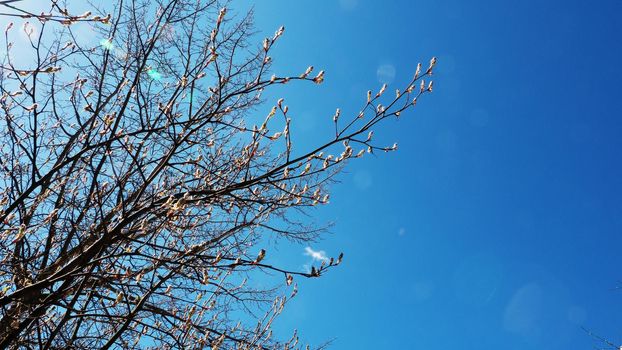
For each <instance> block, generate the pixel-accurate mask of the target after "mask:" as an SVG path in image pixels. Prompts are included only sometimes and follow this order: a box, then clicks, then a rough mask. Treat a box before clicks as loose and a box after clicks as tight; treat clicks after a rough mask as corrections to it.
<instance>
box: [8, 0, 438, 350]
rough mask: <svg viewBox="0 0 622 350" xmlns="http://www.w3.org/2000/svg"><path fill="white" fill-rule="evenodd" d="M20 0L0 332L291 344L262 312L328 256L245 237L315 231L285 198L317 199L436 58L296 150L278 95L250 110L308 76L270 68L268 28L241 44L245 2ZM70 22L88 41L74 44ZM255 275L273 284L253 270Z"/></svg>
mask: <svg viewBox="0 0 622 350" xmlns="http://www.w3.org/2000/svg"><path fill="white" fill-rule="evenodd" d="M19 4H20V3H19V2H15V1H5V2H4V3H3V5H4V6H5V9H6V11H3V14H2V15H3V16H11V17H14V20H15V21H20V23H21V25H20V24H17V25H15V26H13V25H12V24H9V26H8V27H7V28H6V31H5V33H4V34H5V37H4V39H5V43H4V45H5V53H6V54H5V55H4V57H2V62H1V67H0V70H1V71H0V88H1V89H2V91H1V93H2V96H1V97H0V107H1V108H2V116H1V121H0V124H1V125H2V128H1V129H0V140H1V143H0V172H1V175H0V259H1V262H0V348H7V347H8V348H41V349H58V348H89V349H91V348H104V349H107V348H110V347H117V348H118V347H121V348H147V347H152V348H204V347H211V348H212V349H274V348H285V349H294V348H298V347H299V346H300V345H298V337H297V336H296V335H295V334H294V336H293V337H292V338H291V339H289V340H279V339H274V338H275V337H273V336H272V332H271V330H270V329H271V324H272V322H273V320H274V319H275V317H276V316H277V315H278V314H279V313H280V312H281V311H282V309H283V306H284V305H285V303H286V301H287V300H288V299H289V298H290V296H291V295H293V294H295V283H293V280H294V277H295V276H299V277H307V278H311V277H318V276H320V275H322V274H323V273H324V272H325V271H327V270H328V269H330V268H331V267H333V266H335V265H338V264H339V263H340V261H341V257H342V256H339V257H338V258H336V259H330V261H327V262H326V263H323V264H321V265H320V266H314V267H313V268H311V271H295V270H289V269H287V268H284V267H279V266H275V265H273V264H271V263H270V258H269V257H270V254H269V253H268V254H266V250H264V249H260V248H262V247H261V246H260V245H261V244H264V243H265V242H266V239H265V237H266V236H268V235H276V236H277V237H282V238H285V239H291V240H295V241H300V242H304V241H309V240H312V239H314V238H316V237H317V235H318V234H319V233H320V232H321V231H322V228H321V227H314V226H310V225H308V223H306V222H304V221H303V222H299V221H296V220H294V219H292V218H293V217H298V216H292V215H290V214H292V212H294V211H303V212H305V211H307V210H308V209H309V208H310V207H313V206H315V205H318V204H325V203H328V195H327V185H328V184H329V183H330V182H331V179H333V177H334V175H335V174H336V173H337V172H338V171H339V170H340V169H341V168H342V167H343V166H344V165H346V163H347V162H348V161H349V160H350V159H352V158H357V157H361V156H363V155H364V154H365V153H368V152H369V153H373V152H377V151H390V150H395V149H396V148H397V146H396V145H393V146H392V147H383V146H377V145H375V144H374V143H373V142H372V129H373V128H374V127H376V126H377V124H378V123H380V122H381V121H383V120H385V119H388V118H391V117H399V116H400V114H401V113H402V112H404V111H405V110H406V109H409V108H410V107H412V106H414V105H415V103H416V102H417V100H418V99H419V98H420V96H421V95H423V94H425V93H427V92H429V91H431V90H432V83H431V82H429V83H427V82H425V81H424V78H425V77H426V76H428V75H431V74H432V68H433V66H434V64H435V62H436V60H435V59H432V61H431V62H430V65H429V67H428V68H425V67H424V68H423V70H422V69H421V65H420V64H419V65H418V67H417V71H416V74H415V75H414V78H413V79H412V81H410V83H409V84H407V85H406V86H405V87H404V88H403V89H402V90H401V91H400V90H397V91H395V93H394V94H393V93H391V95H392V96H391V97H386V96H383V93H384V92H385V89H386V85H385V86H383V87H382V88H381V90H380V91H379V92H378V93H375V92H371V91H370V92H368V95H367V101H366V102H365V103H363V108H362V109H361V112H360V113H359V114H358V115H354V116H352V117H350V118H346V117H344V116H341V117H340V111H339V110H337V111H336V113H335V114H334V116H333V123H334V126H335V132H334V134H333V135H326V138H325V141H324V142H319V143H318V145H317V146H316V147H315V148H313V149H306V150H305V149H298V148H295V147H294V142H293V138H292V134H291V133H290V130H291V128H292V122H291V120H290V118H289V117H288V107H287V106H286V105H285V104H284V101H283V99H279V100H278V101H275V102H276V104H275V105H274V107H272V109H271V111H270V113H269V114H268V115H267V116H265V115H263V116H259V115H258V114H259V112H258V108H257V107H258V106H260V104H262V103H263V99H262V97H261V96H262V92H264V91H265V90H266V89H268V88H271V87H274V86H278V85H281V84H286V83H293V82H295V81H300V82H311V83H316V84H320V83H322V82H323V80H324V72H323V71H320V72H319V73H317V74H315V73H313V71H314V69H313V67H309V68H308V69H307V70H306V71H305V72H304V73H302V74H300V75H298V74H294V75H292V76H285V75H284V76H281V75H273V73H272V71H271V62H272V59H271V57H270V52H271V49H272V48H273V46H274V45H275V43H276V42H277V41H278V39H279V37H281V35H282V34H283V31H284V29H283V28H280V29H279V30H278V31H277V32H276V33H275V34H274V36H271V37H268V38H265V39H264V40H263V41H260V40H258V42H257V43H254V42H253V40H254V39H253V38H254V35H253V34H254V29H253V25H252V14H251V13H248V14H246V15H242V16H240V15H238V16H232V15H230V14H228V13H227V10H226V8H225V7H224V6H223V4H221V3H219V1H215V0H211V1H208V0H203V1H200V0H158V1H155V2H154V1H147V0H144V1H143V0H119V1H118V2H117V3H115V4H114V5H111V7H110V8H109V9H107V10H109V11H110V12H111V13H107V12H106V9H98V8H96V7H95V6H93V8H92V10H91V11H89V12H87V13H84V14H82V15H76V14H73V13H72V12H71V9H66V8H65V7H64V5H62V4H61V3H60V2H58V1H51V4H50V7H49V8H48V9H46V10H45V11H44V12H42V13H41V12H39V11H36V12H29V11H26V10H25V9H24V8H20V7H19ZM29 21H30V22H29ZM79 26H90V27H92V30H93V31H94V33H96V34H97V35H96V36H98V38H103V39H102V40H101V41H100V40H99V39H97V42H96V43H95V44H92V43H84V42H81V41H80V40H79V38H77V34H76V28H77V27H79ZM17 35H21V36H24V35H25V36H26V38H27V42H28V47H27V49H28V50H29V52H30V54H29V55H28V56H27V57H25V56H24V55H20V56H19V57H16V56H14V55H13V51H15V47H13V43H12V41H13V40H14V38H15V36H17ZM21 49H23V47H21ZM385 99H386V102H384V104H381V100H385ZM327 122H330V121H329V120H327ZM266 255H267V257H266V258H265V259H264V257H265V256H266ZM266 273H271V274H281V275H282V276H283V280H284V282H283V285H282V286H280V287H279V286H274V287H272V288H265V287H261V286H259V285H258V284H256V283H253V281H256V279H257V276H259V275H260V274H266ZM292 284H293V285H292ZM284 289H290V290H289V291H287V292H286V293H283V292H284ZM283 294H287V297H286V296H283ZM243 315H245V316H243ZM250 319H253V320H254V321H253V322H252V323H251V322H250V321H246V322H244V321H243V320H250ZM239 321H240V322H239Z"/></svg>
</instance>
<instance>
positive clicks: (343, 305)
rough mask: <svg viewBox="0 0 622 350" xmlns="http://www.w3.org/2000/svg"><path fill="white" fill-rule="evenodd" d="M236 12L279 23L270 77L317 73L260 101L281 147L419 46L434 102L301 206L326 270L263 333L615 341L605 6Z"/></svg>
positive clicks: (383, 5)
mask: <svg viewBox="0 0 622 350" xmlns="http://www.w3.org/2000/svg"><path fill="white" fill-rule="evenodd" d="M30 4H32V2H30ZM251 4H254V9H255V14H256V24H257V28H258V30H260V32H261V33H263V34H265V35H272V33H273V32H274V31H275V30H276V29H277V28H278V27H279V26H280V25H285V27H286V32H285V35H284V36H283V38H282V39H280V41H279V43H278V45H277V48H276V50H275V52H274V60H275V65H274V70H275V72H276V73H283V74H299V73H301V72H302V71H304V70H305V69H306V67H307V66H308V65H314V66H315V67H317V68H318V69H324V70H325V71H326V80H325V83H324V84H322V85H319V86H318V85H312V84H298V85H295V84H291V85H287V86H286V89H282V90H280V91H278V93H277V94H275V95H274V97H275V98H274V99H275V101H276V98H278V97H284V98H286V101H287V104H288V105H289V107H290V114H291V116H292V118H293V122H292V123H293V124H292V133H293V134H294V135H295V136H296V137H298V145H299V146H300V147H303V146H304V145H307V146H311V145H317V144H318V143H319V142H321V141H325V140H326V139H327V138H328V137H329V136H330V133H331V128H332V123H331V118H332V115H333V114H334V112H335V108H337V107H340V108H341V109H342V115H347V114H355V113H357V112H358V110H359V108H360V106H361V105H362V104H363V103H364V102H365V93H366V91H367V90H368V89H371V90H374V91H375V90H377V89H379V87H380V86H381V85H382V83H385V82H386V83H389V84H390V87H391V88H396V87H402V86H403V85H404V84H405V83H406V82H407V81H408V80H409V79H410V78H411V77H412V75H413V73H414V71H415V67H416V64H417V63H418V62H423V63H424V64H425V63H427V62H428V61H429V59H430V57H432V56H437V57H438V65H437V69H436V74H435V76H434V77H435V83H434V84H435V85H434V87H435V91H434V93H433V94H431V95H429V96H425V97H426V98H424V99H422V100H421V101H420V103H419V104H418V105H417V107H416V108H415V109H414V110H412V111H411V112H409V113H405V114H404V115H403V116H402V117H401V118H400V119H399V120H390V121H388V122H387V123H385V124H384V128H381V129H377V130H376V135H377V136H378V140H381V141H383V142H385V143H386V144H387V145H391V144H392V143H393V142H396V141H397V142H398V144H399V151H398V152H393V153H389V154H381V155H379V156H377V157H373V156H372V157H365V158H364V159H362V160H356V161H353V162H352V163H351V164H349V165H350V166H349V167H348V168H347V170H346V172H344V173H343V174H341V175H340V177H339V180H340V183H339V184H336V185H334V186H333V187H332V194H331V204H330V205H329V206H326V207H322V208H319V209H317V210H316V211H314V212H312V213H311V214H312V219H313V220H315V221H316V222H317V223H318V224H323V223H328V222H333V223H334V226H332V228H331V232H330V233H329V234H327V235H325V236H324V238H323V239H322V240H320V241H318V242H315V243H313V244H311V245H310V248H311V249H313V250H315V251H325V252H326V254H327V255H329V256H337V255H338V254H339V252H342V251H343V252H344V253H345V259H344V263H343V264H342V265H341V266H339V267H338V268H337V269H334V270H332V271H330V272H329V273H327V274H326V275H325V276H323V277H322V278H319V279H313V280H301V279H298V283H299V284H300V292H299V294H298V296H297V297H296V298H295V299H294V300H292V301H291V303H290V304H289V305H288V307H287V308H286V310H285V313H284V314H283V315H282V317H281V318H280V319H279V320H278V324H277V327H278V331H279V332H280V333H282V334H283V335H289V334H290V333H291V331H292V330H293V329H294V328H297V329H299V330H300V332H301V333H302V337H303V339H304V341H306V342H310V343H312V344H320V343H321V342H322V341H325V340H330V339H334V342H333V345H332V347H331V348H332V349H338V350H341V349H422V350H423V349H425V350H435V349H439V350H440V349H443V350H445V349H480V350H485V349H495V350H497V349H504V350H513V349H520V350H530V349H548V350H556V349H560V350H561V349H563V350H568V349H591V348H593V346H594V345H595V344H597V343H595V342H594V339H592V338H590V337H589V336H588V335H586V334H585V332H583V331H582V330H581V327H585V328H587V329H590V330H592V331H594V332H595V333H598V334H600V335H602V336H605V337H607V338H609V339H610V340H612V341H613V342H615V343H622V329H621V326H622V315H620V313H619V312H618V310H620V307H621V306H622V290H620V291H618V290H615V288H616V287H617V286H618V281H620V280H622V276H621V274H620V271H619V248H620V245H621V243H622V242H621V241H622V236H621V235H620V233H621V231H622V200H621V199H620V198H621V197H622V196H621V195H622V181H620V179H622V165H621V164H620V150H622V141H621V138H620V137H619V135H620V134H621V133H622V122H620V121H619V118H620V114H621V113H620V111H621V110H622V98H620V96H619V95H620V91H621V89H620V87H619V82H620V81H622V68H621V67H620V62H622V57H621V56H622V45H621V44H622V36H621V35H620V33H622V28H620V27H621V26H622V24H621V22H620V21H619V15H620V14H621V13H622V2H620V1H613V0H610V1H605V0H603V1H600V2H598V5H597V6H596V5H595V6H590V5H589V4H588V3H587V2H584V1H573V0H570V1H533V0H525V1H490V0H488V1H485V0H473V1H468V2H466V1H457V0H454V1H445V0H443V1H415V0H401V1H373V0H334V1H328V0H324V1H286V0H261V1H256V2H249V1H238V0H234V1H233V2H232V4H231V7H232V8H233V9H234V10H236V11H238V12H242V11H243V10H244V9H246V8H248V7H249V6H251ZM3 26H4V25H3ZM261 37H262V36H261V35H259V36H258V37H257V40H258V42H259V41H260V40H261ZM18 49H19V48H18ZM273 103H274V101H268V102H267V106H266V108H267V109H269V108H270V106H271V105H272V104H273ZM322 135H325V136H326V137H322ZM277 248H278V250H276V251H275V250H274V248H270V250H269V253H268V255H267V258H266V261H267V262H270V263H274V264H282V265H287V266H293V267H298V268H304V266H305V265H308V264H309V263H311V262H312V260H311V259H312V258H311V257H310V256H308V255H305V252H306V248H307V246H306V245H291V244H285V243H281V244H280V245H279V246H278V247H277Z"/></svg>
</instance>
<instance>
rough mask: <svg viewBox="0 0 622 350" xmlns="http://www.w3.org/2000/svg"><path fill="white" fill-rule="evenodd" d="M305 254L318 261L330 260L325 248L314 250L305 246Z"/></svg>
mask: <svg viewBox="0 0 622 350" xmlns="http://www.w3.org/2000/svg"><path fill="white" fill-rule="evenodd" d="M305 255H307V256H310V257H311V258H312V259H313V260H317V261H328V260H329V259H328V257H327V256H326V252H325V251H323V250H313V249H311V247H306V248H305Z"/></svg>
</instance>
